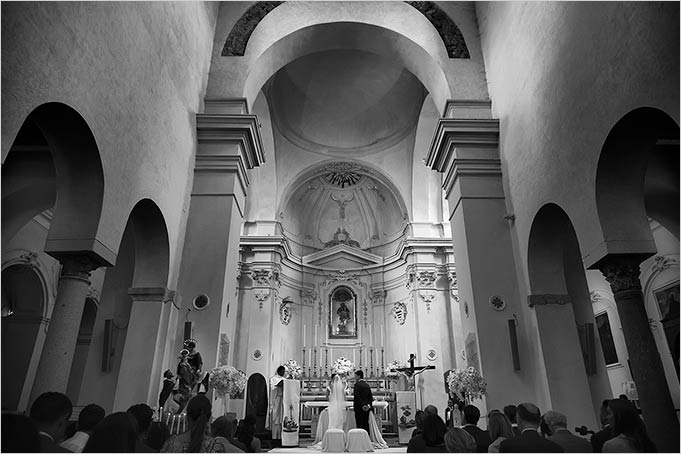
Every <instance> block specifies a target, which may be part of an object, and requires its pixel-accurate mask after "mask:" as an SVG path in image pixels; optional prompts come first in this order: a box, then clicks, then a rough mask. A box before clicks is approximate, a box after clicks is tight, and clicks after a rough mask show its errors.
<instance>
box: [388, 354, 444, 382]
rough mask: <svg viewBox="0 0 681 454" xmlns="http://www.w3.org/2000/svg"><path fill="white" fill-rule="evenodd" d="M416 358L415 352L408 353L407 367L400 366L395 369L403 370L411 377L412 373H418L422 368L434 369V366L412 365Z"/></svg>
mask: <svg viewBox="0 0 681 454" xmlns="http://www.w3.org/2000/svg"><path fill="white" fill-rule="evenodd" d="M415 360H416V355H415V354H413V353H412V354H410V355H409V360H408V361H407V362H408V363H409V367H400V368H399V369H395V370H397V371H399V372H404V373H405V374H407V377H413V376H414V375H418V374H420V373H421V372H423V371H424V370H432V369H435V366H414V361H415Z"/></svg>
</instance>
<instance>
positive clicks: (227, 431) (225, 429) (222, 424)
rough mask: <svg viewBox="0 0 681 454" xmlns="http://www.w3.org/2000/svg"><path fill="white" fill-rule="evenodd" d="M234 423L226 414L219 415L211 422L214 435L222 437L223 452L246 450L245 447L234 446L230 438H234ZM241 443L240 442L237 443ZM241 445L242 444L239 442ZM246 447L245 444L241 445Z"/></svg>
mask: <svg viewBox="0 0 681 454" xmlns="http://www.w3.org/2000/svg"><path fill="white" fill-rule="evenodd" d="M235 429H236V428H235V427H234V424H232V421H230V420H229V418H227V416H220V417H219V418H217V419H216V420H215V421H213V423H212V424H211V432H212V434H213V436H214V437H216V438H217V437H221V438H224V442H225V452H246V450H245V449H241V448H238V447H236V446H234V445H233V444H232V443H231V442H230V440H233V439H234V431H235ZM239 444H241V443H239ZM241 446H243V444H241ZM243 447H244V448H246V446H243Z"/></svg>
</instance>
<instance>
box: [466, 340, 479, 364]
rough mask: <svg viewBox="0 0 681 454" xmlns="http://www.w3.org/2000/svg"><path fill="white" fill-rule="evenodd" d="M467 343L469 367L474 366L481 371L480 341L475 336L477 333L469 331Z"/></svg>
mask: <svg viewBox="0 0 681 454" xmlns="http://www.w3.org/2000/svg"><path fill="white" fill-rule="evenodd" d="M465 345H466V363H467V367H473V368H474V369H475V370H477V371H478V372H480V363H479V362H478V341H477V339H476V337H475V333H468V336H467V337H466V342H465Z"/></svg>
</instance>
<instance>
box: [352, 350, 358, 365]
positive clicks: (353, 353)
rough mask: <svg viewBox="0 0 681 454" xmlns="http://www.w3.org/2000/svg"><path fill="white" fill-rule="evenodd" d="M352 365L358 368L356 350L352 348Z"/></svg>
mask: <svg viewBox="0 0 681 454" xmlns="http://www.w3.org/2000/svg"><path fill="white" fill-rule="evenodd" d="M352 365H353V366H354V367H357V359H356V358H355V348H354V347H353V348H352Z"/></svg>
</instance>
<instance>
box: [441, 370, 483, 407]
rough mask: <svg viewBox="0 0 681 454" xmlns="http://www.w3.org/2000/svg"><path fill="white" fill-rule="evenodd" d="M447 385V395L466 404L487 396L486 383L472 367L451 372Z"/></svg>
mask: <svg viewBox="0 0 681 454" xmlns="http://www.w3.org/2000/svg"><path fill="white" fill-rule="evenodd" d="M447 384H448V385H449V394H451V395H456V396H458V397H459V398H460V399H461V400H464V401H465V402H467V403H470V402H471V401H472V400H473V399H480V398H482V396H484V395H485V394H487V383H486V382H485V379H484V378H482V376H481V375H480V373H479V372H478V371H477V370H475V368H474V367H468V368H466V369H463V370H455V371H453V372H451V373H450V374H449V376H448V377H447Z"/></svg>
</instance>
